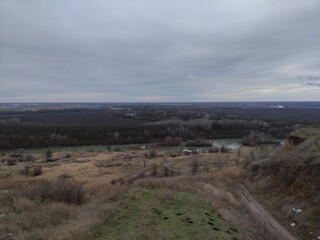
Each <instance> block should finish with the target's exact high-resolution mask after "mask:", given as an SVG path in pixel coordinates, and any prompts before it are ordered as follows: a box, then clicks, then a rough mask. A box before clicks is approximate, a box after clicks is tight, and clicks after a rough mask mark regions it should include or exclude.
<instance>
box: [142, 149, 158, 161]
mask: <svg viewBox="0 0 320 240" xmlns="http://www.w3.org/2000/svg"><path fill="white" fill-rule="evenodd" d="M144 156H145V158H149V159H150V158H155V157H157V151H156V150H155V149H151V150H150V151H149V152H147V153H145V154H144Z"/></svg>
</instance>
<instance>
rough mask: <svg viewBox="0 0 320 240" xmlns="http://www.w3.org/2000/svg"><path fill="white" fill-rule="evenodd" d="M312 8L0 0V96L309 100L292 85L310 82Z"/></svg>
mask: <svg viewBox="0 0 320 240" xmlns="http://www.w3.org/2000/svg"><path fill="white" fill-rule="evenodd" d="M319 10H320V2H319V1H318V0H305V1H297V0H281V1H275V0H272V1H270V0H263V1H255V0H233V1H222V0H218V1H210V0H203V1H201V2H195V1H192V0H177V1H169V0H165V1H150V0H132V1H124V0H120V1H102V0H92V1H84V0H68V1H64V0H55V1H50V0H30V1H21V0H2V1H1V2H0V101H54V100H53V99H55V98H56V101H144V100H145V101H153V100H158V101H224V100H299V99H300V100H319V92H317V90H315V88H314V85H312V84H303V85H301V84H299V83H297V82H301V81H307V82H308V83H313V82H315V81H317V80H319V76H320V69H319V66H320V28H319V26H317V25H318V23H319V22H320V14H319ZM308 86H309V88H308ZM227 97H228V99H226V98H227Z"/></svg>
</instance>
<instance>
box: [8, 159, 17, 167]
mask: <svg viewBox="0 0 320 240" xmlns="http://www.w3.org/2000/svg"><path fill="white" fill-rule="evenodd" d="M7 165H8V166H14V165H17V160H16V159H13V158H10V159H8V160H7Z"/></svg>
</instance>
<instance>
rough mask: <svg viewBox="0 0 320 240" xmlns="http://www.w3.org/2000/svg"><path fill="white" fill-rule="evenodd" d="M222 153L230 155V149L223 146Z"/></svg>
mask: <svg viewBox="0 0 320 240" xmlns="http://www.w3.org/2000/svg"><path fill="white" fill-rule="evenodd" d="M220 152H221V153H229V152H230V149H229V148H228V147H226V146H221V148H220Z"/></svg>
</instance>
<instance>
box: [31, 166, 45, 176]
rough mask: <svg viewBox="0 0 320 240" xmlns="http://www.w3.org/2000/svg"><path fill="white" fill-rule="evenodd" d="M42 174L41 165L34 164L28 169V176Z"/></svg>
mask: <svg viewBox="0 0 320 240" xmlns="http://www.w3.org/2000/svg"><path fill="white" fill-rule="evenodd" d="M41 174H42V167H41V166H35V167H33V168H32V169H31V171H30V176H32V177H36V176H40V175H41Z"/></svg>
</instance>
